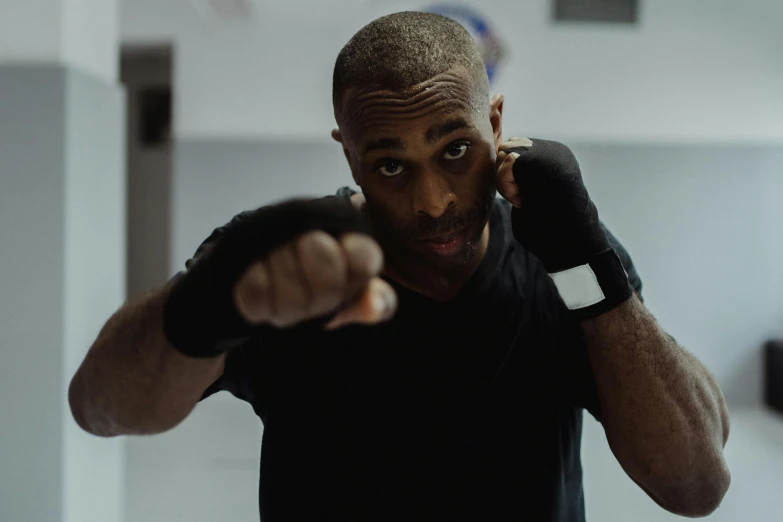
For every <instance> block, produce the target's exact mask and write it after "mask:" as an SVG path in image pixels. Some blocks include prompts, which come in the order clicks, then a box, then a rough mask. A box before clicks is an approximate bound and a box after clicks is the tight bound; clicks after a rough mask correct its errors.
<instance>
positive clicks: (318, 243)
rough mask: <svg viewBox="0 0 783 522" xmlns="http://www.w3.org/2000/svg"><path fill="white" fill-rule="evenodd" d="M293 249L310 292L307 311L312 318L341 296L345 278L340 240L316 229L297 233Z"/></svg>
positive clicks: (327, 310) (341, 297)
mask: <svg viewBox="0 0 783 522" xmlns="http://www.w3.org/2000/svg"><path fill="white" fill-rule="evenodd" d="M296 250H297V254H298V257H299V262H300V265H301V267H302V273H303V274H304V278H305V279H306V281H307V284H308V286H309V287H310V291H311V301H310V303H309V306H308V314H309V315H310V316H312V317H316V316H319V315H323V314H325V313H327V312H331V311H332V310H334V309H336V308H337V307H338V306H339V305H340V303H341V302H342V301H343V299H344V290H345V284H346V281H347V279H348V263H347V262H346V259H345V255H344V254H343V248H342V246H341V245H340V243H338V242H337V240H336V239H334V238H333V237H332V236H330V235H329V234H327V233H326V232H323V231H320V230H318V231H314V232H309V233H307V234H304V235H303V236H301V237H300V238H299V239H298V240H297V242H296Z"/></svg>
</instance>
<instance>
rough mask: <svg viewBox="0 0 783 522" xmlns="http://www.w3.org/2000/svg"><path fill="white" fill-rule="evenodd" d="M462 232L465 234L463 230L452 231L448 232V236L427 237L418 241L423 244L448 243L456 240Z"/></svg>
mask: <svg viewBox="0 0 783 522" xmlns="http://www.w3.org/2000/svg"><path fill="white" fill-rule="evenodd" d="M463 232H465V229H460V230H454V231H453V232H449V233H448V234H442V235H440V236H434V237H428V238H427V239H420V240H419V241H422V242H424V243H448V242H449V241H453V240H454V239H456V238H457V237H458V236H460V235H461V234H462V233H463Z"/></svg>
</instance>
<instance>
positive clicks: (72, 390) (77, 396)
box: [68, 373, 94, 435]
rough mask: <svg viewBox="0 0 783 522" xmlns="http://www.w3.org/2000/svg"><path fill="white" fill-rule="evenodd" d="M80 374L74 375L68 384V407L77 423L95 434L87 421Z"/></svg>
mask: <svg viewBox="0 0 783 522" xmlns="http://www.w3.org/2000/svg"><path fill="white" fill-rule="evenodd" d="M78 377H79V374H78V373H77V374H76V375H74V377H73V379H71V384H70V385H69V386H68V407H69V408H70V410H71V416H72V417H73V420H74V421H76V424H78V425H79V427H80V428H81V429H83V430H84V431H86V432H87V433H91V434H93V435H94V433H93V432H92V430H90V426H89V424H88V423H87V418H86V417H85V414H84V401H83V400H82V394H81V393H80V391H79V380H78Z"/></svg>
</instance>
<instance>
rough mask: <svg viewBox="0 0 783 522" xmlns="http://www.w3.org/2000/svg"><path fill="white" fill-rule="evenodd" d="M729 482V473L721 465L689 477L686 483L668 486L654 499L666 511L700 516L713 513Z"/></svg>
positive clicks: (718, 505) (690, 516) (684, 515)
mask: <svg viewBox="0 0 783 522" xmlns="http://www.w3.org/2000/svg"><path fill="white" fill-rule="evenodd" d="M730 484H731V474H730V472H729V470H728V469H727V468H726V467H725V466H723V467H722V468H721V469H717V470H713V471H711V472H709V473H701V474H700V476H698V477H694V478H691V479H690V480H689V481H688V484H687V485H682V486H679V487H672V486H668V487H667V488H665V489H664V491H663V492H662V494H660V495H656V497H657V498H656V501H657V502H658V503H659V504H660V505H661V506H662V507H663V508H664V509H666V510H667V511H669V512H671V513H674V514H675V515H680V516H683V517H689V518H702V517H706V516H709V515H711V514H712V513H714V512H715V511H716V510H717V509H718V507H720V504H721V502H723V497H725V496H726V492H727V491H728V490H729V485H730Z"/></svg>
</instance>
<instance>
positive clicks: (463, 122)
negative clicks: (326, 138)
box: [340, 71, 482, 144]
mask: <svg viewBox="0 0 783 522" xmlns="http://www.w3.org/2000/svg"><path fill="white" fill-rule="evenodd" d="M476 98H477V96H476V93H475V89H474V88H473V85H472V82H471V81H470V79H469V76H468V75H466V74H464V73H463V72H462V71H449V72H446V73H443V74H439V75H437V76H434V77H432V78H430V79H428V80H426V81H424V82H422V83H419V84H417V85H415V86H413V87H410V88H406V89H399V90H382V89H356V88H354V89H349V90H348V91H347V92H346V93H345V96H344V98H343V104H342V106H343V108H342V117H341V118H340V120H341V121H340V127H341V130H343V132H344V134H347V135H349V136H350V137H351V138H352V140H353V141H354V142H355V143H357V144H360V143H362V142H366V141H368V140H373V139H377V138H378V136H381V135H388V134H393V135H395V136H396V137H400V138H403V139H404V137H405V135H412V134H426V135H429V136H428V137H430V138H432V137H433V136H432V135H433V133H435V134H437V132H438V130H440V131H441V132H442V131H443V130H444V128H447V127H451V129H450V130H455V128H459V127H461V126H475V125H476V121H477V119H478V117H479V116H480V115H481V113H482V110H481V108H482V105H481V103H480V102H479V100H477V99H476ZM439 128H440V129H439ZM446 130H449V129H446Z"/></svg>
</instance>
